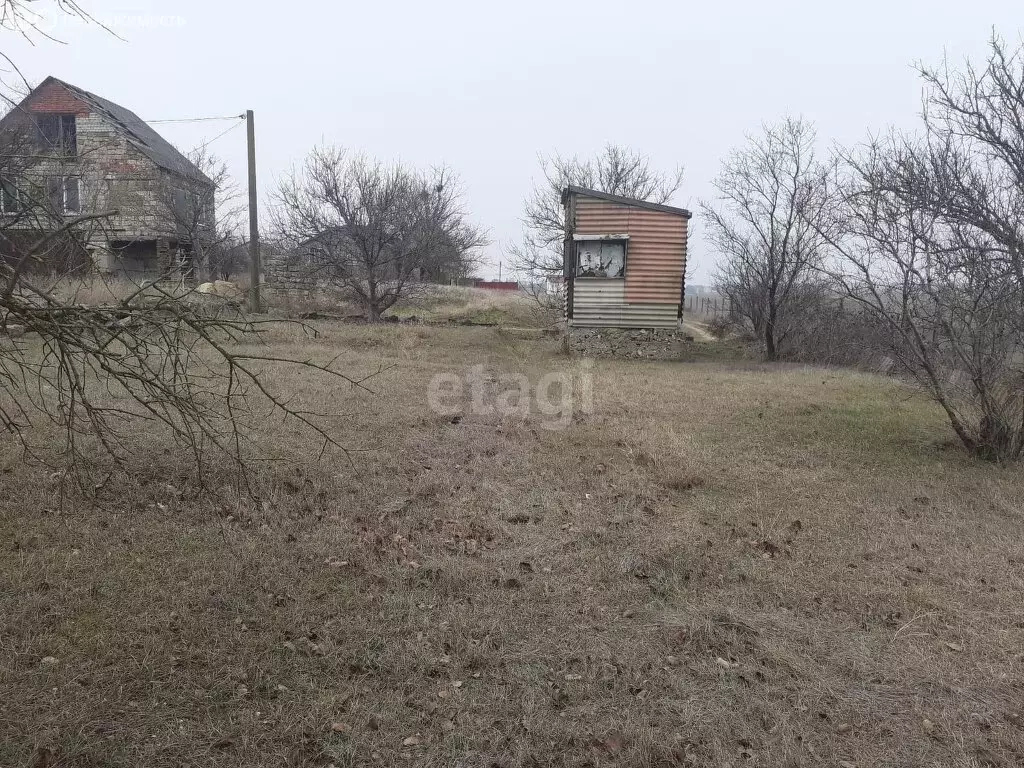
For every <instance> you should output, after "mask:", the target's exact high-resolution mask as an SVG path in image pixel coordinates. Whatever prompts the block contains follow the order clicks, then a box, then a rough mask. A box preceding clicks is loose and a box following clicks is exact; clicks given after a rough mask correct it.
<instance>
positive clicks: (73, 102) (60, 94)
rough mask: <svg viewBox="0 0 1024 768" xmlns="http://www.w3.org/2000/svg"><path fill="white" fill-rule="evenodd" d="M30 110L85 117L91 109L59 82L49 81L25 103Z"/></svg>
mask: <svg viewBox="0 0 1024 768" xmlns="http://www.w3.org/2000/svg"><path fill="white" fill-rule="evenodd" d="M24 107H25V109H26V110H28V111H29V112H38V113H44V114H45V113H50V114H53V113H57V114H62V115H78V116H79V117H85V116H86V115H88V114H89V112H90V111H91V110H90V109H89V105H88V104H86V103H85V102H84V101H82V100H81V99H79V98H78V97H77V96H75V95H74V94H73V93H71V91H69V90H68V89H67V88H65V87H64V86H63V85H60V84H59V83H48V84H47V85H45V86H44V87H42V88H40V89H39V90H38V91H37V92H36V93H35V94H34V95H33V97H32V98H31V100H29V101H28V102H27V103H25V105H24Z"/></svg>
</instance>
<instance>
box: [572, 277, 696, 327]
mask: <svg viewBox="0 0 1024 768" xmlns="http://www.w3.org/2000/svg"><path fill="white" fill-rule="evenodd" d="M678 309H679V302H678V301H676V302H674V303H668V304H650V303H646V304H630V303H629V302H627V301H626V281H625V280H623V279H621V278H614V277H608V278H601V277H581V278H577V279H576V281H575V282H574V283H573V315H572V321H571V323H572V325H573V326H574V327H583V328H675V327H676V326H678V324H679V319H678V317H677V312H678Z"/></svg>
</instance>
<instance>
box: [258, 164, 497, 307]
mask: <svg viewBox="0 0 1024 768" xmlns="http://www.w3.org/2000/svg"><path fill="white" fill-rule="evenodd" d="M276 202H277V209H276V211H275V226H276V228H277V230H278V232H279V234H280V235H281V237H282V238H283V239H285V240H287V241H290V242H292V243H296V244H299V246H300V248H301V249H302V251H303V253H301V254H299V257H300V258H304V257H305V258H308V262H309V278H310V280H311V281H315V280H322V281H327V282H330V283H332V284H334V285H335V286H337V287H338V288H339V289H340V290H341V291H342V293H343V295H345V296H346V297H348V298H351V299H352V300H354V301H356V302H358V303H359V305H360V306H361V307H362V309H363V311H364V313H365V315H366V319H367V320H370V321H377V320H380V317H381V314H382V313H383V312H385V311H387V310H388V309H390V308H391V307H392V306H394V304H395V302H397V301H398V300H399V299H400V298H401V297H402V296H406V295H408V294H410V293H413V292H415V291H416V289H417V286H418V285H420V284H421V283H422V282H424V281H427V280H430V279H437V278H441V277H448V276H458V277H464V276H465V275H466V274H468V272H469V270H470V269H471V267H472V265H473V264H474V263H475V260H476V258H477V255H476V254H477V250H478V249H479V248H480V247H481V246H483V245H485V244H486V242H487V238H486V237H485V235H484V232H483V230H481V229H479V228H478V227H476V226H474V225H473V224H470V223H469V221H468V220H467V214H466V211H465V203H464V200H463V192H462V188H461V186H460V184H459V182H458V179H457V178H455V176H454V175H453V174H452V172H451V171H450V170H448V169H447V168H436V169H434V170H432V171H431V172H429V173H422V172H420V171H417V170H415V169H413V168H409V167H406V166H404V165H401V164H395V165H390V166H389V165H385V164H384V163H381V162H379V161H376V160H370V159H368V158H366V157H362V156H350V155H349V154H348V153H347V152H345V150H343V149H338V148H335V147H319V148H317V149H314V150H313V152H312V153H311V154H310V155H309V157H308V158H307V159H306V163H305V165H304V167H303V168H302V169H301V170H296V171H293V172H292V174H291V175H290V176H288V177H287V178H285V179H284V180H283V181H282V182H281V184H280V187H279V189H278V191H277V195H276Z"/></svg>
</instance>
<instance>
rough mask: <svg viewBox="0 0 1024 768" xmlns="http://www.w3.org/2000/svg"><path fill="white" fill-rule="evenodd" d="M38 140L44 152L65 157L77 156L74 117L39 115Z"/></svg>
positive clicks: (76, 132)
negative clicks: (52, 152) (51, 152)
mask: <svg viewBox="0 0 1024 768" xmlns="http://www.w3.org/2000/svg"><path fill="white" fill-rule="evenodd" d="M37 122H38V125H39V138H40V141H41V142H42V145H43V149H44V150H45V151H55V152H56V153H57V154H58V155H63V156H65V157H76V156H77V155H78V126H77V124H76V122H75V116H74V115H39V117H38V118H37Z"/></svg>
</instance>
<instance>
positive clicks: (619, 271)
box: [576, 240, 626, 277]
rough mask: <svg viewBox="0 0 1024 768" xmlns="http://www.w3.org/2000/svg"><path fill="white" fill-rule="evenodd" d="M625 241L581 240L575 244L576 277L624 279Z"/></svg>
mask: <svg viewBox="0 0 1024 768" xmlns="http://www.w3.org/2000/svg"><path fill="white" fill-rule="evenodd" d="M625 274H626V241H625V240H581V241H579V242H577V243H576V277H624V276H625Z"/></svg>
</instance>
